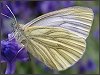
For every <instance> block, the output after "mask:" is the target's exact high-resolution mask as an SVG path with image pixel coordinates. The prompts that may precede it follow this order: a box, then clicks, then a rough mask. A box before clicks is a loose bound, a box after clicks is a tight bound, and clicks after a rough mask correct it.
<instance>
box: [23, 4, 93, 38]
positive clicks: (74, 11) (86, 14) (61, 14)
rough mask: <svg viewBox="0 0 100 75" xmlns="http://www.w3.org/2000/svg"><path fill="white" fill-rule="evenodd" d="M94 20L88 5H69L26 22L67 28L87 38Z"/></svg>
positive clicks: (29, 24) (28, 24)
mask: <svg viewBox="0 0 100 75" xmlns="http://www.w3.org/2000/svg"><path fill="white" fill-rule="evenodd" d="M92 21H93V11H92V10H91V9H89V8H86V7H79V6H74V7H69V8H65V9H62V10H58V11H54V12H50V13H47V14H45V15H42V16H40V17H38V18H36V19H34V20H32V21H31V22H29V23H27V24H26V26H25V27H26V28H27V27H28V26H31V25H35V26H54V27H62V28H65V29H67V30H69V31H71V32H72V33H74V34H76V35H78V36H80V37H83V38H84V39H86V38H87V36H88V35H89V32H90V28H91V25H92Z"/></svg>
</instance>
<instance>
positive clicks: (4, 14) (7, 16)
mask: <svg viewBox="0 0 100 75" xmlns="http://www.w3.org/2000/svg"><path fill="white" fill-rule="evenodd" d="M1 15H3V16H5V17H7V18H10V19H11V20H13V18H11V17H9V16H7V15H5V14H3V13H1Z"/></svg>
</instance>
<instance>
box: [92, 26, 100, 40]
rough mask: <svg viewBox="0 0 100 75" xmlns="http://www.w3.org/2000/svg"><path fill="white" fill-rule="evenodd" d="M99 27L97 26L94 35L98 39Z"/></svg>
mask: <svg viewBox="0 0 100 75" xmlns="http://www.w3.org/2000/svg"><path fill="white" fill-rule="evenodd" d="M99 31H100V30H99V28H97V29H96V30H95V31H94V32H93V36H94V38H96V39H99Z"/></svg>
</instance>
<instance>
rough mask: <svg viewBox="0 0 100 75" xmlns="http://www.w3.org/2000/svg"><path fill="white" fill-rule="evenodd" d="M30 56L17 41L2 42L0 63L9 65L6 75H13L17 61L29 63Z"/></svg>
mask: <svg viewBox="0 0 100 75" xmlns="http://www.w3.org/2000/svg"><path fill="white" fill-rule="evenodd" d="M27 60H28V54H27V51H26V49H25V48H22V46H21V45H19V43H18V42H17V41H16V40H15V39H12V40H8V39H7V40H2V41H1V56H0V61H1V62H6V63H7V68H6V71H5V74H13V73H14V72H15V66H16V62H17V61H27Z"/></svg>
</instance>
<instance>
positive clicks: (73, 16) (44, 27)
mask: <svg viewBox="0 0 100 75" xmlns="http://www.w3.org/2000/svg"><path fill="white" fill-rule="evenodd" d="M7 8H8V9H9V7H8V6H7ZM9 10H10V9H9ZM10 12H11V13H12V11H11V10H10ZM12 14H13V13H12ZM13 16H14V15H13ZM93 17H94V15H93V11H92V10H91V9H89V8H86V7H79V6H73V7H69V8H65V9H61V10H58V11H54V12H50V13H47V14H44V15H42V16H40V17H38V18H36V19H34V20H32V21H30V22H29V23H27V24H25V25H22V24H18V23H17V22H16V27H17V28H16V29H15V32H12V33H11V34H10V35H9V37H10V38H13V37H15V38H16V40H17V41H18V42H20V43H21V44H23V45H24V46H26V47H27V48H28V51H29V52H30V53H31V54H32V55H33V56H34V57H36V58H37V59H38V60H40V61H42V62H43V63H44V64H45V65H47V66H48V67H50V68H51V69H55V70H58V71H60V70H65V69H67V68H68V67H71V66H72V65H73V64H75V63H76V62H77V61H78V60H79V59H80V58H81V57H82V55H83V54H84V52H85V48H86V38H87V37H88V35H89V32H90V28H91V25H92V21H93ZM14 18H15V17H14ZM15 21H16V18H15Z"/></svg>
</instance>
